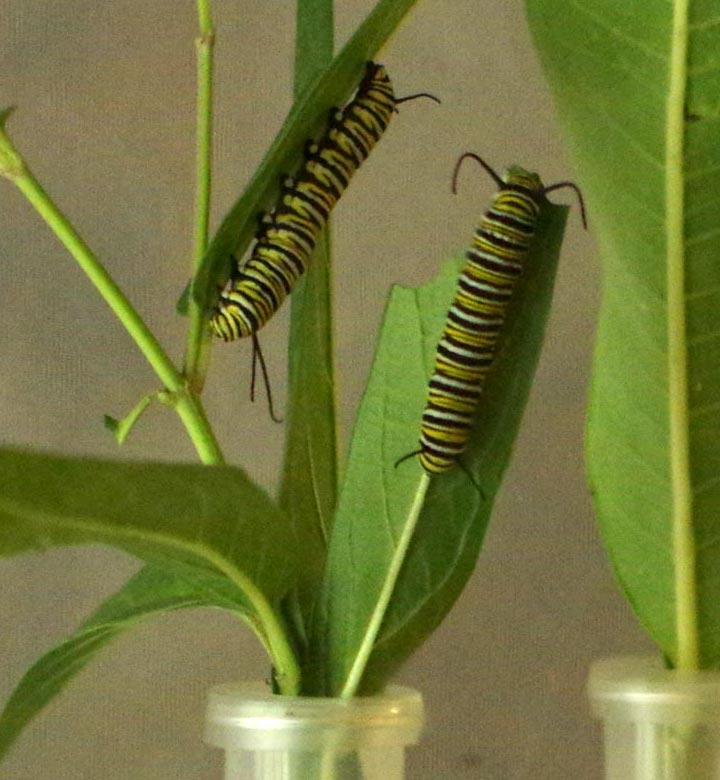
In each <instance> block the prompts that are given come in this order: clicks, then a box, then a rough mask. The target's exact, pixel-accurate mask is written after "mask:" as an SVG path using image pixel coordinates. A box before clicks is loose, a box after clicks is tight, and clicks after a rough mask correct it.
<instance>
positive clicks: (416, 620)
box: [314, 207, 566, 695]
mask: <svg viewBox="0 0 720 780" xmlns="http://www.w3.org/2000/svg"><path fill="white" fill-rule="evenodd" d="M565 216H566V209H565V208H564V207H552V208H549V209H547V210H546V212H545V213H544V215H543V218H542V221H541V226H540V229H539V232H538V238H537V242H536V244H535V246H534V248H533V252H532V254H531V259H530V261H529V263H528V265H529V268H528V272H527V273H526V275H525V277H524V279H523V281H522V282H521V283H520V285H519V288H518V290H517V294H516V296H515V301H514V303H513V312H512V314H511V316H510V317H509V320H508V326H507V328H506V329H505V333H504V343H503V346H502V348H501V350H500V353H499V355H498V357H497V362H496V365H495V368H494V371H493V374H492V376H491V378H490V379H489V381H488V384H487V387H486V390H485V392H484V393H483V399H484V400H483V404H482V408H481V411H480V413H479V415H478V419H477V425H476V428H475V433H474V439H473V443H472V446H471V448H470V449H469V451H468V452H467V453H466V455H465V456H464V457H463V463H464V465H465V467H466V469H467V473H466V472H465V471H463V469H455V470H454V471H452V472H450V473H449V474H447V475H443V476H440V477H437V478H435V479H433V480H432V483H431V486H430V489H429V491H428V495H427V499H426V503H425V506H424V508H423V511H422V513H421V515H420V519H419V522H418V525H417V527H416V529H415V533H414V536H413V537H412V542H411V544H410V547H409V549H408V552H407V556H406V557H405V559H404V561H403V563H402V568H401V569H400V572H399V577H398V579H397V581H396V582H395V583H394V584H393V591H392V596H391V598H390V601H389V603H388V605H387V608H386V609H384V610H383V614H382V615H378V614H377V611H378V609H381V608H382V599H381V594H382V593H383V590H384V588H385V587H386V583H387V578H388V575H389V572H391V570H392V569H393V567H396V565H397V562H396V560H395V559H396V556H397V551H398V549H399V545H400V541H399V540H400V539H401V538H402V536H403V534H404V530H405V525H406V523H407V521H408V513H409V509H410V506H411V504H412V502H413V496H414V494H415V492H416V489H417V486H418V483H419V480H420V475H421V468H420V466H419V464H418V463H417V460H416V459H413V460H412V461H411V462H405V463H402V464H401V465H399V466H398V467H397V468H395V465H394V464H395V462H396V461H397V459H398V458H400V457H401V456H403V455H404V454H406V453H408V452H412V451H413V450H415V449H416V448H417V440H418V435H419V426H420V419H421V416H422V409H423V407H424V404H425V401H426V392H427V379H428V376H429V375H430V373H431V371H432V367H433V362H434V356H435V348H436V346H437V341H438V339H439V336H440V333H441V331H442V328H443V324H444V322H445V318H446V315H447V310H448V307H449V305H450V302H451V300H452V298H453V294H454V290H455V286H456V283H457V276H458V273H459V271H460V268H461V263H460V262H459V261H452V262H449V263H447V264H446V265H445V266H444V267H443V269H442V271H441V272H440V274H439V275H438V277H437V278H436V279H435V280H434V281H433V282H431V283H430V284H428V285H426V286H425V287H421V288H418V289H417V290H409V289H403V288H399V287H396V288H394V289H393V291H392V294H391V296H390V302H389V305H388V309H387V312H386V315H385V319H384V322H383V326H382V331H381V336H380V341H379V344H378V349H377V353H376V357H375V361H374V364H373V368H372V372H371V376H370V380H369V383H368V386H367V389H366V391H365V395H364V397H363V400H362V403H361V407H360V411H359V413H358V419H357V423H356V426H355V431H354V433H353V440H352V445H351V450H350V459H349V463H348V469H347V474H346V476H345V481H344V483H343V487H342V491H341V495H340V505H339V508H338V513H337V517H336V521H335V526H334V531H333V536H332V540H331V545H330V550H329V553H328V565H327V574H326V578H325V581H324V583H323V592H322V600H321V609H320V610H318V614H317V617H316V621H315V624H314V631H315V635H314V637H315V641H316V643H317V644H318V646H319V647H322V648H323V650H324V653H323V655H322V658H321V659H320V661H321V662H322V665H323V668H324V674H325V680H324V681H320V680H318V681H316V685H317V686H318V687H321V686H323V685H324V689H325V693H327V694H329V695H338V694H339V693H340V692H342V691H344V690H347V688H346V686H347V683H348V679H349V678H350V677H351V676H352V675H354V674H356V673H357V664H358V659H359V658H361V656H363V654H367V650H368V642H371V643H372V647H371V649H372V652H371V654H370V656H369V663H368V666H367V669H366V671H365V675H364V678H363V682H362V685H361V690H362V691H363V692H368V691H371V690H376V689H377V688H379V687H382V685H383V684H384V683H385V682H386V681H387V679H388V677H389V676H390V675H391V674H392V672H393V671H394V670H395V668H396V667H397V666H398V665H399V664H401V663H402V662H403V661H404V660H405V659H406V658H407V657H408V655H409V654H410V653H411V652H412V651H413V649H414V648H416V647H417V646H418V645H419V644H420V643H421V642H422V641H423V640H424V639H425V638H426V637H427V636H428V635H429V634H430V633H431V632H432V631H433V630H434V628H435V627H436V626H437V625H438V624H439V622H440V621H441V620H442V619H443V617H444V616H445V615H446V614H447V612H448V610H449V609H450V607H451V606H452V604H453V603H454V601H455V599H456V598H457V596H458V595H459V593H460V591H461V590H462V587H463V585H464V584H465V582H466V580H467V578H468V577H469V575H470V573H471V572H472V569H473V567H474V565H475V561H476V558H477V555H478V552H479V550H480V546H481V544H482V539H483V536H484V534H485V529H486V527H487V523H488V520H489V516H490V511H491V508H492V502H493V499H494V496H495V494H496V492H497V489H498V487H499V485H500V480H501V478H502V474H503V472H504V470H505V468H506V467H507V465H508V462H509V459H510V454H511V450H512V444H513V441H514V438H515V435H516V432H517V428H518V426H519V423H520V419H521V416H522V411H523V409H524V406H525V402H526V399H527V394H528V392H529V388H530V383H531V381H532V376H533V372H534V368H535V364H536V362H537V358H538V354H539V352H540V347H541V343H542V335H543V332H544V326H545V321H546V318H547V313H548V309H549V305H550V300H551V297H552V288H553V281H554V276H555V269H556V265H557V258H558V252H559V247H560V242H561V239H562V232H563V227H564V223H565ZM468 473H469V474H470V475H472V478H473V479H474V480H475V482H476V483H477V484H479V486H480V487H481V489H482V495H481V494H480V493H479V492H478V489H477V487H476V486H475V485H474V484H473V483H472V482H471V481H470V479H469V478H468ZM378 617H380V618H381V623H380V630H379V633H378V634H377V636H376V637H373V636H372V634H371V627H372V625H373V623H375V624H376V623H377V620H378Z"/></svg>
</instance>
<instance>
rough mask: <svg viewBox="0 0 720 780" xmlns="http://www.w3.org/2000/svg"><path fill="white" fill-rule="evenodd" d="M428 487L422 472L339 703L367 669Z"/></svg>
mask: <svg viewBox="0 0 720 780" xmlns="http://www.w3.org/2000/svg"><path fill="white" fill-rule="evenodd" d="M429 485H430V477H429V476H428V475H427V474H426V473H425V472H423V474H422V476H421V477H420V482H419V483H418V486H417V490H416V491H415V497H414V499H413V502H412V504H411V506H410V510H409V511H408V514H407V517H406V518H405V524H404V526H403V529H402V532H401V534H400V538H399V539H398V541H397V546H396V547H395V550H394V552H393V556H392V560H391V561H390V565H389V566H388V570H387V574H386V575H385V582H384V583H383V586H382V589H381V590H380V594H379V596H378V601H377V604H376V605H375V609H374V610H373V612H372V615H371V617H370V622H369V623H368V625H367V628H366V629H365V635H364V636H363V641H362V643H361V644H360V647H359V648H358V652H357V655H356V656H355V660H354V661H353V665H352V667H351V668H350V671H349V673H348V676H347V678H346V680H345V685H343V688H342V690H341V691H340V698H341V699H349V698H351V697H352V696H354V695H355V693H356V692H357V689H358V685H360V681H361V679H362V676H363V673H364V672H365V667H366V666H367V662H368V658H370V653H371V652H372V649H373V647H374V646H375V640H376V639H377V635H378V632H379V631H380V626H381V624H382V621H383V619H384V617H385V611H386V610H387V606H388V604H389V603H390V599H391V597H392V594H393V591H394V590H395V584H396V583H397V579H398V576H399V575H400V569H401V568H402V565H403V562H404V561H405V556H406V554H407V550H408V547H409V546H410V540H411V539H412V536H413V534H414V533H415V526H416V525H417V521H418V518H419V517H420V512H421V511H422V508H423V504H424V503H425V495H426V494H427V489H428V487H429Z"/></svg>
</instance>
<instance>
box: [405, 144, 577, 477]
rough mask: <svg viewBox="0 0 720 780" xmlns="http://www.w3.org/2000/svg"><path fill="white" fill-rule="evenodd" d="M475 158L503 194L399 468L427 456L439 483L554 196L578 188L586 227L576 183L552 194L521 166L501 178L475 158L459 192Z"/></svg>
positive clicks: (464, 279) (464, 440)
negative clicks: (413, 442)
mask: <svg viewBox="0 0 720 780" xmlns="http://www.w3.org/2000/svg"><path fill="white" fill-rule="evenodd" d="M467 158H471V159H473V160H475V161H476V162H478V163H480V165H481V166H482V167H483V168H484V169H485V170H486V171H487V172H488V173H489V174H490V176H492V178H493V179H494V180H495V182H496V183H497V185H498V187H499V190H498V192H497V193H496V194H495V197H494V198H493V200H492V202H491V204H490V207H489V208H488V210H487V211H486V212H485V214H484V215H483V217H482V219H481V220H480V225H479V226H478V228H477V230H476V231H475V234H474V236H473V241H472V245H471V246H470V249H468V251H467V252H466V255H465V256H466V258H467V263H466V265H465V267H464V268H463V270H462V272H461V274H460V278H459V279H458V283H457V287H456V290H455V298H454V300H453V303H452V305H451V307H450V310H449V312H448V316H447V320H446V322H445V328H444V330H443V333H442V336H441V338H440V342H439V343H438V346H437V351H436V354H435V366H434V370H433V374H432V376H431V378H430V382H429V385H428V396H427V403H426V406H425V410H424V412H423V417H422V426H421V431H420V449H418V450H415V451H414V452H411V453H409V454H408V455H405V456H404V457H402V458H400V460H399V461H398V462H397V463H396V465H397V464H399V463H401V462H402V461H403V460H406V459H407V458H410V457H412V456H414V455H419V460H420V465H421V466H422V467H423V469H424V470H425V471H426V472H427V473H428V474H429V475H431V476H432V475H434V474H442V473H444V472H446V471H449V470H450V469H452V468H453V467H454V466H455V465H456V464H457V463H458V458H459V457H460V455H461V454H462V453H463V452H464V451H465V449H466V448H467V446H468V443H469V441H470V434H471V432H472V427H473V420H474V418H475V414H476V412H477V408H478V406H479V402H480V396H481V394H482V390H483V386H484V384H485V379H486V377H487V374H488V371H489V370H490V367H491V365H492V363H493V360H494V358H495V350H496V347H497V342H498V337H499V335H500V332H501V330H502V328H503V325H504V323H505V316H506V312H507V307H508V303H509V301H510V299H511V298H512V295H513V292H514V290H515V284H516V282H517V280H518V278H519V277H520V275H521V274H522V272H523V268H524V263H525V260H526V257H527V254H528V250H529V248H530V244H531V242H532V239H533V236H534V234H535V229H536V227H537V221H538V217H539V214H540V207H541V204H542V203H543V202H544V201H545V196H546V194H547V193H548V192H551V191H553V190H558V189H561V188H563V187H570V188H572V189H573V190H574V191H575V193H576V195H577V197H578V201H579V204H580V213H581V216H582V221H583V225H585V226H586V218H585V206H584V203H583V199H582V194H581V193H580V190H579V189H578V187H577V185H576V184H574V183H573V182H569V181H562V182H558V183H557V184H552V185H550V186H549V187H545V186H544V185H543V183H542V181H541V180H540V177H539V176H538V175H537V174H536V173H529V172H528V171H526V170H524V169H522V168H519V167H513V168H509V169H508V170H507V171H506V172H505V175H504V177H500V176H498V174H497V173H495V171H494V170H493V169H492V168H491V167H490V166H489V165H488V164H487V163H486V162H485V161H484V160H483V159H482V158H480V157H478V156H477V155H476V154H473V153H471V152H466V153H465V154H463V155H462V156H461V157H460V159H459V160H458V161H457V164H456V166H455V171H454V173H453V192H455V191H456V184H457V177H458V173H459V171H460V166H461V165H462V163H463V161H464V160H466V159H467Z"/></svg>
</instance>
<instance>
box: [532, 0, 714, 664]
mask: <svg viewBox="0 0 720 780" xmlns="http://www.w3.org/2000/svg"><path fill="white" fill-rule="evenodd" d="M527 8H528V14H529V19H530V25H531V27H532V30H533V33H534V36H535V40H536V43H537V46H538V48H539V49H540V53H541V57H542V60H543V64H544V66H545V70H546V73H547V76H548V78H549V81H550V84H551V87H552V89H553V91H554V93H555V98H556V102H557V106H558V109H559V113H560V116H561V119H562V121H563V123H564V125H565V127H566V129H567V131H568V134H569V137H570V140H571V144H572V147H573V151H574V154H575V157H576V160H577V168H578V171H579V174H580V177H579V181H580V184H581V186H582V187H583V189H584V191H585V195H586V197H587V201H588V205H589V209H590V212H591V216H592V221H593V226H594V228H595V230H596V233H597V236H598V240H599V243H600V249H601V253H602V262H603V270H604V280H603V302H602V310H601V315H600V324H599V330H598V336H597V344H596V351H595V360H594V367H593V379H592V389H591V396H590V412H589V421H588V430H587V458H588V470H589V477H590V483H591V487H592V490H593V493H594V497H595V506H596V511H597V515H598V519H599V522H600V526H601V530H602V534H603V537H604V541H605V545H606V547H607V550H608V553H609V555H610V558H611V560H612V563H613V566H614V568H615V572H616V574H617V577H618V579H619V581H620V583H621V585H622V587H623V589H624V590H625V593H626V594H627V596H628V599H629V601H630V603H631V604H632V606H633V608H634V609H635V611H636V613H637V615H638V617H639V618H640V621H641V622H642V623H643V625H644V626H645V627H646V628H647V630H648V631H649V633H650V634H651V636H652V637H653V639H654V640H655V641H656V642H657V644H658V645H659V646H660V648H661V649H662V652H663V653H664V654H665V655H666V656H667V657H668V658H669V659H670V660H671V661H672V662H673V663H674V664H679V665H680V666H693V665H694V664H695V663H696V661H697V659H696V658H695V650H694V645H695V644H696V641H697V642H698V643H699V657H700V664H701V665H702V666H718V664H720V632H719V631H718V629H717V626H718V625H720V545H718V543H717V539H718V533H717V518H718V515H719V513H720V403H718V399H720V243H719V239H720V231H719V230H718V203H719V202H720V179H718V176H717V169H718V167H720V144H718V137H719V134H720V99H719V98H718V96H719V95H720V68H719V65H718V56H717V52H718V45H719V44H720V25H719V24H718V19H719V18H720V3H718V2H716V1H715V2H713V1H710V0H705V1H704V2H693V3H690V4H689V7H688V6H687V5H686V4H685V3H683V2H679V1H678V0H676V1H675V2H665V1H664V0H663V1H662V2H660V0H650V1H649V2H645V3H643V4H642V8H640V7H639V6H636V5H634V4H632V3H626V2H623V0H589V2H583V3H574V4H571V5H568V4H567V3H561V2H558V0H528V2H527ZM673 474H674V477H673ZM673 539H675V540H676V542H678V547H677V548H674V546H673ZM693 558H694V559H695V560H693ZM695 598H696V599H697V608H696V607H695V605H694V600H695ZM678 626H679V628H678Z"/></svg>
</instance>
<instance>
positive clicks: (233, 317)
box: [210, 62, 439, 348]
mask: <svg viewBox="0 0 720 780" xmlns="http://www.w3.org/2000/svg"><path fill="white" fill-rule="evenodd" d="M417 97H429V98H431V99H432V100H436V101H437V98H435V97H433V96H432V95H427V94H425V93H422V94H417V95H409V96H408V97H404V98H400V99H397V98H396V97H395V95H394V93H393V87H392V83H391V81H390V78H389V76H388V74H387V72H386V70H385V68H384V67H383V66H382V65H378V64H377V63H374V62H368V63H367V66H366V70H365V75H364V76H363V78H362V80H361V82H360V84H359V86H358V88H357V92H356V94H355V97H354V98H353V99H352V100H351V101H350V102H349V103H348V104H347V105H346V106H345V107H344V108H343V109H338V110H334V111H333V112H332V114H331V117H330V122H329V124H328V128H327V130H326V132H325V134H324V136H323V137H322V138H321V139H320V140H319V141H317V142H309V143H308V144H307V146H306V150H305V163H304V165H303V168H302V170H301V171H300V173H299V174H298V176H297V177H296V178H292V177H287V178H286V179H285V181H284V182H283V185H282V189H281V193H280V199H279V202H278V204H277V206H276V207H275V208H274V209H273V210H272V211H271V212H270V214H267V215H265V217H264V218H263V220H262V223H261V226H260V229H259V231H258V233H257V235H256V237H255V238H256V241H255V244H254V247H253V250H252V252H251V255H250V258H249V259H248V260H247V262H246V263H244V264H243V265H239V264H238V267H237V269H236V270H235V271H234V273H233V274H232V275H231V277H230V283H229V288H228V289H227V290H225V291H224V292H222V293H221V295H220V301H219V303H218V305H217V306H216V308H215V310H214V312H213V314H212V317H211V319H210V327H211V329H212V331H213V333H214V334H215V335H216V336H218V337H219V338H222V339H224V340H225V341H234V340H235V339H238V338H244V337H246V336H253V338H254V339H255V334H256V333H257V331H258V330H260V328H262V326H263V325H265V323H267V321H268V320H269V319H270V318H271V317H272V316H273V314H274V313H275V312H276V311H277V310H278V309H279V308H280V306H281V304H282V302H283V301H284V300H285V298H286V297H287V296H288V295H289V294H290V293H291V292H292V289H293V287H294V285H295V283H296V282H297V281H298V279H299V278H300V276H301V275H302V274H303V273H304V272H305V268H306V266H307V261H308V258H309V257H310V255H311V254H312V251H313V249H314V248H315V242H316V241H317V238H318V235H319V233H320V231H321V230H322V228H323V227H324V225H325V223H326V222H327V219H328V215H329V214H330V212H331V211H332V209H333V207H334V206H335V204H336V203H337V201H338V199H339V198H340V196H341V195H342V193H343V192H344V191H345V188H346V187H347V186H348V184H349V182H350V179H351V177H352V175H353V173H354V172H355V171H356V170H357V169H358V168H359V167H360V165H361V164H362V163H363V161H364V160H365V159H366V158H367V156H368V155H369V154H370V152H371V150H372V148H373V147H374V146H375V144H376V143H377V142H378V141H379V140H380V137H381V136H382V134H383V133H384V132H385V129H386V128H387V126H388V124H389V122H390V119H391V118H392V114H393V112H394V111H395V109H396V106H398V105H399V104H400V103H403V102H405V101H406V100H412V99H414V98H417ZM438 102H439V101H438ZM255 346H256V348H257V341H256V340H255Z"/></svg>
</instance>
